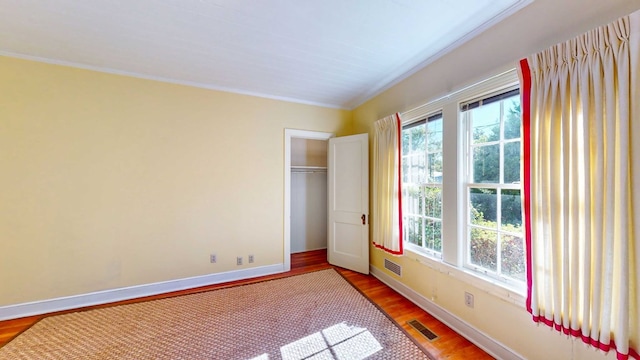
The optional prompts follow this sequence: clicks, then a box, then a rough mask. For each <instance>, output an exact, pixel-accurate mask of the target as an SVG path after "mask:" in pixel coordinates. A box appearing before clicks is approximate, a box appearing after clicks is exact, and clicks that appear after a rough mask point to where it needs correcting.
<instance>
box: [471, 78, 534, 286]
mask: <svg viewBox="0 0 640 360" xmlns="http://www.w3.org/2000/svg"><path fill="white" fill-rule="evenodd" d="M460 111H461V117H462V120H463V123H464V127H465V134H466V139H464V141H465V144H466V157H465V158H466V161H465V180H464V184H465V197H466V198H465V204H466V205H465V209H464V213H465V215H466V221H465V222H466V226H465V233H464V237H465V247H464V265H465V266H467V267H469V268H471V269H473V270H476V271H480V272H483V273H485V274H487V275H490V276H495V277H499V278H501V279H503V280H505V281H522V282H523V281H525V280H526V279H525V276H526V272H525V254H524V249H525V243H524V236H523V226H522V205H521V197H520V190H521V185H520V162H521V161H520V159H521V156H520V148H521V147H520V138H521V134H520V133H521V123H522V120H521V116H520V96H519V90H518V89H514V90H510V91H506V92H501V93H499V94H497V95H493V96H490V97H484V98H482V99H480V100H476V101H473V102H467V103H463V104H462V105H461V107H460Z"/></svg>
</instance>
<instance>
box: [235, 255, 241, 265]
mask: <svg viewBox="0 0 640 360" xmlns="http://www.w3.org/2000/svg"><path fill="white" fill-rule="evenodd" d="M236 264H237V265H242V256H238V259H237V260H236Z"/></svg>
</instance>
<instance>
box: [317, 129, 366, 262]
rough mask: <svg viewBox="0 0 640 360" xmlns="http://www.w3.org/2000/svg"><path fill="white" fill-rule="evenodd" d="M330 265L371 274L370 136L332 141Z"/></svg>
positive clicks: (329, 173)
mask: <svg viewBox="0 0 640 360" xmlns="http://www.w3.org/2000/svg"><path fill="white" fill-rule="evenodd" d="M327 174H328V176H327V195H328V198H329V199H328V202H327V207H328V211H329V214H328V220H329V229H328V232H329V234H328V236H329V239H328V243H327V257H328V260H329V263H330V264H332V265H336V266H340V267H343V268H346V269H350V270H354V271H357V272H361V273H363V274H368V273H369V136H368V134H360V135H352V136H344V137H338V138H332V139H329V161H328V172H327Z"/></svg>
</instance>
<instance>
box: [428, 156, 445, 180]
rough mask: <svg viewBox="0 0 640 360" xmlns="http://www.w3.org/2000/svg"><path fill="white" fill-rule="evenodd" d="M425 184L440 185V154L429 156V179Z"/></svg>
mask: <svg viewBox="0 0 640 360" xmlns="http://www.w3.org/2000/svg"><path fill="white" fill-rule="evenodd" d="M426 182H429V183H436V184H442V153H441V152H437V153H433V154H429V177H428V178H427V179H426Z"/></svg>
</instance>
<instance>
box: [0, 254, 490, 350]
mask: <svg viewBox="0 0 640 360" xmlns="http://www.w3.org/2000/svg"><path fill="white" fill-rule="evenodd" d="M332 267H333V266H332V265H330V264H329V263H328V262H327V253H326V250H317V251H310V252H305V253H300V254H294V255H293V256H292V257H291V271H289V272H287V273H282V274H276V275H269V276H263V277H259V278H254V279H248V280H240V281H233V282H229V283H224V284H217V285H210V286H205V287H200V288H196V289H189V290H183V291H177V292H172V293H166V294H160V295H154V296H148V297H144V298H139V299H133V300H126V301H120V302H117V303H111V304H105V305H97V306H91V307H87V308H82V310H88V309H95V308H102V307H108V306H115V305H122V304H128V303H134V302H140V301H148V300H153V299H161V298H165V297H170V296H176V295H185V294H191V293H196V292H201V291H208V290H213V289H220V288H225V287H229V286H234V285H239V284H250V283H254V282H258V281H264V280H271V279H277V278H282V277H286V276H290V275H296V274H302V273H306V272H311V271H317V270H323V269H329V268H332ZM335 269H336V270H337V271H338V272H340V273H341V274H342V275H343V276H344V277H345V278H346V279H347V280H348V281H349V282H351V283H352V284H353V285H354V286H355V287H356V288H357V289H359V290H360V291H361V292H362V293H363V294H365V295H366V296H367V297H368V298H369V299H371V301H373V302H374V303H375V304H377V305H378V306H379V307H380V308H381V309H382V310H383V311H384V312H386V313H387V314H388V315H389V316H390V317H391V318H392V319H393V320H394V321H396V322H397V323H398V324H399V325H400V326H402V327H403V328H404V329H405V330H406V331H407V332H408V333H409V334H410V335H411V336H412V337H413V338H414V339H415V340H416V341H417V342H418V343H419V344H420V345H422V346H423V347H424V348H425V349H426V350H427V351H428V353H429V355H430V357H431V358H433V359H452V360H454V359H492V357H491V356H489V355H488V354H487V353H485V352H484V351H482V349H480V348H478V347H477V346H475V345H474V344H472V343H471V342H470V341H468V340H467V339H465V338H464V337H462V336H461V335H459V334H457V333H456V332H455V331H453V330H451V329H450V328H449V327H447V326H446V325H444V324H442V323H441V322H440V321H438V320H437V319H435V318H434V317H433V316H431V315H429V314H428V313H427V312H425V311H423V310H422V309H421V308H419V307H418V306H417V305H415V304H413V303H412V302H411V301H409V300H407V299H405V298H404V297H403V296H402V295H400V294H398V293H397V292H395V291H394V290H393V289H391V288H389V287H388V286H386V285H385V284H384V283H382V282H381V281H380V280H378V279H376V278H375V277H373V276H371V275H363V274H360V273H356V272H354V271H350V270H346V269H342V268H338V267H335ZM73 311H77V309H76V310H68V311H61V312H56V313H51V314H45V315H37V316H29V317H25V318H20V319H14V320H7V321H0V347H1V346H3V345H5V344H6V343H8V342H9V341H10V340H11V339H13V338H14V337H15V336H17V335H18V334H20V333H21V332H23V331H25V330H26V329H28V328H29V327H31V326H32V325H33V324H35V323H36V322H37V321H38V320H40V319H42V318H44V317H47V316H52V315H58V314H63V313H69V312H73ZM413 319H417V320H418V321H420V322H421V323H422V324H424V325H425V326H426V327H428V328H429V329H431V330H432V331H433V332H434V333H436V334H437V335H438V338H437V339H435V340H433V341H429V340H427V339H426V338H425V337H424V336H423V335H422V334H420V333H418V332H417V331H416V330H415V329H413V328H412V327H411V326H409V325H408V324H407V321H410V320H413Z"/></svg>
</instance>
